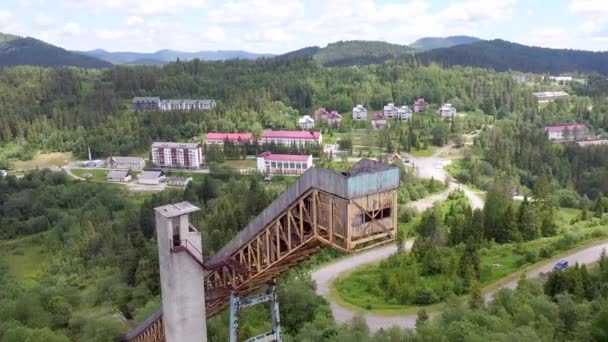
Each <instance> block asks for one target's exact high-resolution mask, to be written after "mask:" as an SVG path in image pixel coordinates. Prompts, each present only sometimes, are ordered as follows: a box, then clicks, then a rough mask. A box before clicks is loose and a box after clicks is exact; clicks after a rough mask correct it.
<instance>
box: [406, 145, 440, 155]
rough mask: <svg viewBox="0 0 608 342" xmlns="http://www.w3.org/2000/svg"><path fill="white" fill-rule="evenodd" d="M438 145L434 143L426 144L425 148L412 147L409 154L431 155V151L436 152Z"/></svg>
mask: <svg viewBox="0 0 608 342" xmlns="http://www.w3.org/2000/svg"><path fill="white" fill-rule="evenodd" d="M439 148H440V147H439V146H435V145H429V146H427V148H425V149H424V150H414V149H412V150H411V151H410V154H411V155H413V156H414V157H418V158H421V157H430V156H432V155H433V153H435V152H437V150H438V149H439Z"/></svg>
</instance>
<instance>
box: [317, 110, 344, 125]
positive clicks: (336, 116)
mask: <svg viewBox="0 0 608 342" xmlns="http://www.w3.org/2000/svg"><path fill="white" fill-rule="evenodd" d="M314 118H315V120H317V121H318V122H324V123H326V124H328V125H330V126H338V125H339V124H340V123H341V122H342V115H340V113H338V112H337V111H335V110H332V111H331V112H328V111H327V110H326V109H325V108H319V109H317V110H316V111H315V114H314Z"/></svg>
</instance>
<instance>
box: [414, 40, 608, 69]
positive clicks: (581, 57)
mask: <svg viewBox="0 0 608 342" xmlns="http://www.w3.org/2000/svg"><path fill="white" fill-rule="evenodd" d="M416 59H417V60H418V61H419V62H422V63H439V64H442V65H445V66H451V65H465V66H474V67H481V68H490V69H495V70H497V71H507V70H517V71H523V72H533V73H551V74H559V73H566V72H580V73H593V72H596V73H601V74H604V75H608V52H593V51H582V50H568V49H549V48H541V47H535V46H527V45H521V44H517V43H512V42H508V41H505V40H501V39H495V40H487V41H479V42H476V43H472V44H468V45H457V46H452V47H448V48H439V49H434V50H430V51H425V52H422V53H418V54H416Z"/></svg>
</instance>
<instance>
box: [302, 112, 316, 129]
mask: <svg viewBox="0 0 608 342" xmlns="http://www.w3.org/2000/svg"><path fill="white" fill-rule="evenodd" d="M298 127H300V128H301V129H303V130H309V129H313V128H314V127H315V120H314V119H313V118H312V117H310V115H304V116H303V117H301V118H300V119H298Z"/></svg>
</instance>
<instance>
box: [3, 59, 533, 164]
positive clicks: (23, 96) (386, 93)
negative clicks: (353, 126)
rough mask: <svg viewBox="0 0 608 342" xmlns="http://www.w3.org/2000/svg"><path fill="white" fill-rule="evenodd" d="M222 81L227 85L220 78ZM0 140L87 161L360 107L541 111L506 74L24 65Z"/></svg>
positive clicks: (294, 64)
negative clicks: (192, 106)
mask: <svg viewBox="0 0 608 342" xmlns="http://www.w3.org/2000/svg"><path fill="white" fill-rule="evenodd" d="M219 80H221V82H220V81H219ZM146 95H149V96H160V97H161V98H184V97H186V98H187V97H191V98H198V97H200V98H214V99H216V100H217V101H218V103H219V105H218V108H216V109H215V110H214V111H205V112H186V113H184V112H175V113H150V112H143V113H134V112H130V111H128V110H127V108H128V103H129V101H130V99H131V98H132V97H133V96H146ZM0 97H1V98H2V101H3V103H4V105H3V106H2V107H0V127H1V130H0V142H3V143H7V142H10V141H24V142H27V143H28V144H30V145H32V146H39V147H43V148H45V149H49V150H59V151H65V150H71V151H73V152H74V153H76V154H77V155H81V156H84V153H85V151H86V146H87V145H90V146H91V149H92V151H93V154H94V155H102V156H107V155H110V154H111V153H112V152H113V153H115V154H118V153H120V154H127V153H130V152H133V151H141V150H143V149H146V148H148V147H149V144H150V143H151V142H152V141H153V140H157V139H163V140H183V139H191V138H192V137H193V136H195V135H198V134H200V133H205V132H209V131H214V130H220V131H228V132H231V131H232V132H236V131H254V132H261V130H262V128H275V129H278V128H294V127H295V126H294V125H295V122H296V120H295V115H297V113H299V114H301V115H302V114H309V113H312V111H313V110H314V109H316V108H318V107H329V108H335V109H337V110H339V111H340V112H343V113H347V112H349V111H350V110H351V108H352V107H353V106H354V105H356V104H358V103H362V104H364V105H366V106H367V107H371V108H381V107H382V106H383V105H384V104H385V103H386V102H389V101H394V102H396V103H404V102H407V103H411V102H412V101H413V100H414V99H416V98H418V97H424V98H426V99H427V101H429V102H431V103H440V102H443V101H449V102H451V103H453V104H454V105H455V106H457V107H458V108H459V110H462V111H476V110H481V111H483V112H486V113H488V114H494V113H496V112H497V110H498V109H500V108H503V110H508V111H518V112H522V111H525V110H526V109H529V110H532V111H534V110H535V109H534V108H535V107H536V106H535V103H534V99H533V97H532V95H531V93H530V91H529V90H527V89H525V88H523V87H521V86H519V85H517V84H516V83H515V82H514V81H513V80H512V79H511V78H510V77H509V76H508V75H503V74H497V73H494V72H490V71H487V70H481V69H471V68H459V67H457V68H451V69H444V68H440V67H437V66H428V67H417V66H414V65H411V64H408V63H405V62H389V63H385V64H380V65H370V66H362V67H355V68H348V69H346V68H324V67H321V66H319V65H318V63H316V62H315V61H313V60H310V59H304V60H301V59H298V60H268V59H264V60H258V61H226V62H201V61H196V60H195V61H191V62H178V63H170V64H168V65H166V66H163V67H152V66H133V67H124V66H119V67H114V68H111V69H107V70H103V71H83V70H77V69H71V68H57V69H42V68H35V67H17V68H6V69H2V70H0Z"/></svg>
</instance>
